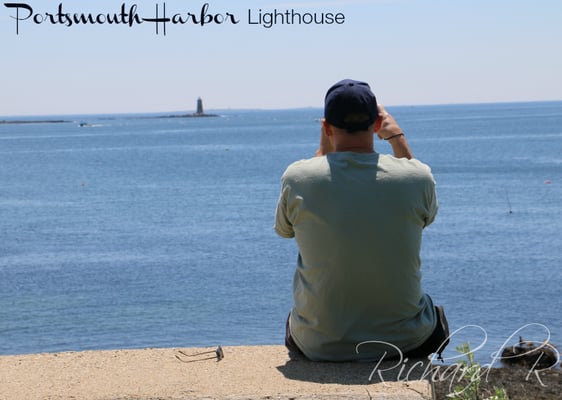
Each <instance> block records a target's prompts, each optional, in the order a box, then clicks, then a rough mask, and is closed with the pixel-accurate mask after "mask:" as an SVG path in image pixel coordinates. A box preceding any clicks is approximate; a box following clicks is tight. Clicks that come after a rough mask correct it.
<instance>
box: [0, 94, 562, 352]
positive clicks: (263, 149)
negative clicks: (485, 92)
mask: <svg viewBox="0 0 562 400" xmlns="http://www.w3.org/2000/svg"><path fill="white" fill-rule="evenodd" d="M389 111H390V112H391V113H393V115H394V116H395V117H396V118H397V120H398V121H399V123H400V124H401V126H402V127H403V129H404V131H405V132H406V134H407V136H408V138H409V143H410V145H411V147H412V150H413V152H414V155H415V156H416V157H417V158H418V159H421V160H422V161H424V162H426V163H427V164H429V165H430V166H431V167H432V170H433V173H434V176H435V179H436V181H437V192H438V197H439V201H440V211H439V215H438V217H437V219H436V221H435V222H434V224H433V225H431V226H430V227H428V228H427V229H426V231H425V236H424V241H423V248H422V261H423V267H422V268H423V284H424V287H425V290H426V291H427V292H428V293H429V294H430V295H431V296H432V297H433V299H434V301H435V302H436V303H439V304H442V305H444V307H445V310H446V313H447V316H448V320H449V325H450V328H451V330H452V331H453V332H455V334H454V335H453V339H452V343H451V345H450V346H449V348H448V349H447V351H446V353H445V356H446V357H449V358H450V359H453V358H454V357H455V356H456V354H457V353H456V351H455V349H454V347H455V346H456V345H459V344H461V343H462V342H467V341H468V342H469V343H470V344H471V346H472V347H473V349H476V350H477V353H476V355H477V359H479V360H482V361H488V360H490V359H492V360H493V353H494V352H496V351H498V350H499V349H500V348H501V346H502V345H503V344H504V343H509V344H513V343H515V342H516V341H517V340H518V338H519V336H523V337H524V338H525V339H528V340H535V341H542V340H544V339H546V338H548V337H550V338H551V340H552V342H554V343H557V344H559V345H562V319H561V317H560V310H561V309H562V296H560V289H561V283H562V272H561V267H562V234H561V228H562V102H547V103H512V104H482V105H448V106H415V107H389ZM219 114H220V116H219V117H217V118H150V117H152V115H94V116H92V115H89V116H71V117H68V116H63V117H60V118H62V119H65V120H68V121H71V122H68V123H56V124H55V123H51V124H47V123H38V124H21V125H20V124H17V125H15V124H4V125H2V124H0V166H1V168H0V238H1V240H0V354H24V353H38V352H58V351H80V350H93V349H115V348H145V347H190V346H198V347H206V346H216V345H219V344H221V345H223V346H227V345H248V344H252V345H253V344H282V343H283V335H284V323H285V319H286V317H287V314H288V312H289V310H290V307H291V304H292V297H291V296H292V295H291V284H292V276H293V270H294V265H295V261H296V256H297V249H296V246H295V243H294V242H293V241H291V240H286V239H282V238H279V237H277V236H276V234H275V233H274V231H273V228H272V227H273V219H274V212H275V206H276V202H277V197H278V195H279V184H280V176H281V174H282V173H283V171H284V169H285V167H286V166H287V165H288V164H289V163H291V162H292V161H294V160H297V159H301V158H306V157H309V156H311V155H312V154H313V153H314V151H315V150H316V147H317V142H318V138H319V122H318V119H319V118H320V117H321V116H322V111H321V110H320V109H299V110H274V111H236V110H228V111H223V112H219ZM49 118H50V117H49ZM53 118H57V119H58V118H59V117H53ZM0 119H4V118H0ZM6 119H7V118H6ZM41 119H43V118H41ZM80 122H85V123H87V126H82V127H81V126H80ZM376 148H377V151H380V152H390V148H389V146H388V144H387V143H385V142H382V141H377V142H376Z"/></svg>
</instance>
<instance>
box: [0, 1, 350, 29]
mask: <svg viewBox="0 0 562 400" xmlns="http://www.w3.org/2000/svg"><path fill="white" fill-rule="evenodd" d="M4 7H6V8H7V9H9V10H11V14H10V18H12V19H13V20H14V21H15V28H16V29H15V30H16V34H17V35H19V34H20V32H21V31H22V29H23V26H24V25H42V26H45V25H52V26H59V27H66V28H72V27H75V26H80V25H122V26H124V27H128V28H134V27H138V26H140V25H143V24H153V25H154V27H155V31H156V34H157V35H158V34H163V35H166V29H167V28H168V27H169V26H192V27H199V28H201V27H205V26H211V25H232V26H237V25H240V24H241V23H243V22H244V21H245V22H246V25H250V26H256V27H262V28H266V29H269V28H273V27H275V26H295V25H309V26H312V25H342V24H344V23H345V15H344V14H343V13H341V12H323V11H322V12H318V11H315V12H305V11H301V10H295V9H285V10H280V9H273V10H262V9H261V8H260V9H257V10H253V9H248V10H245V11H240V12H236V11H232V10H229V11H224V10H216V9H213V7H212V6H211V5H210V3H203V4H202V5H201V7H200V8H197V9H196V10H189V11H186V10H184V11H177V10H175V11H171V10H170V7H166V3H156V4H154V7H148V8H146V6H145V8H143V9H141V8H140V7H139V6H138V5H137V4H130V5H127V4H126V3H122V4H121V6H120V7H119V8H118V9H117V10H112V11H109V12H107V11H102V12H99V11H97V12H91V11H88V12H84V11H78V10H69V9H67V8H66V7H65V6H64V4H63V3H59V4H58V6H57V7H56V8H55V9H52V10H47V11H45V10H40V11H38V10H37V8H34V7H33V6H32V5H31V4H29V3H4Z"/></svg>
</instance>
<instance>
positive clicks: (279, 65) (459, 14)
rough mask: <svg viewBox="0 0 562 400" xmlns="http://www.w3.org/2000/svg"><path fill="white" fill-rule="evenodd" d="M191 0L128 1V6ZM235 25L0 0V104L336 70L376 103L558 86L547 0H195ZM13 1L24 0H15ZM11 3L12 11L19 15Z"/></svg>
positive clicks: (260, 93) (304, 88) (277, 81)
mask: <svg viewBox="0 0 562 400" xmlns="http://www.w3.org/2000/svg"><path fill="white" fill-rule="evenodd" d="M61 2H62V4H63V8H64V10H65V12H70V13H76V12H77V13H90V12H92V13H96V14H97V13H104V14H107V13H115V12H118V11H119V10H120V7H121V4H122V3H123V2H124V0H119V1H109V0H102V1H99V0H98V1H95V2H93V1H92V2H86V1H77V0H67V1H64V0H57V1H50V0H33V1H27V2H26V1H25V0H24V1H22V3H27V4H29V5H30V6H31V7H32V8H33V9H34V12H35V13H36V14H43V15H44V13H45V12H49V13H56V12H57V7H58V4H59V3H61ZM164 3H165V4H166V9H167V14H168V16H171V15H172V14H177V13H182V14H186V13H187V12H192V13H196V12H200V10H201V7H202V5H203V4H204V3H205V2H199V1H191V0H168V1H165V2H164V1H154V0H150V1H146V0H138V1H136V2H125V4H126V5H127V8H129V7H130V6H131V5H133V4H137V12H138V14H139V15H140V16H142V17H146V18H151V17H154V14H155V9H156V5H157V4H158V5H159V8H160V11H161V10H162V6H163V4H164ZM207 3H208V4H209V12H210V13H212V14H216V13H226V12H230V13H232V14H234V15H235V16H236V17H237V18H238V19H239V20H240V23H239V24H237V25H226V24H224V25H206V26H204V27H201V26H193V25H171V24H168V26H167V29H166V36H164V35H163V34H162V31H160V34H159V35H156V32H155V26H154V25H153V24H149V23H144V24H142V25H137V26H135V27H132V28H130V27H128V26H124V25H88V26H73V27H64V26H61V25H52V24H50V23H48V22H43V23H42V24H36V23H34V22H33V21H32V20H31V18H30V19H28V20H26V21H20V24H19V35H16V21H15V20H14V19H13V18H12V17H14V16H15V9H8V8H6V7H5V6H4V5H3V2H2V5H0V36H1V38H2V40H1V42H0V43H1V48H2V55H1V62H0V65H1V67H0V68H1V70H0V71H1V74H0V115H2V116H9V115H48V114H90V113H126V112H175V111H192V110H193V109H194V108H195V100H196V99H197V97H198V96H201V97H202V98H203V100H204V101H205V106H206V108H207V109H224V108H234V109H236V108H296V107H321V106H322V101H323V96H324V93H325V91H326V89H327V88H328V87H329V86H330V85H331V84H332V83H334V82H335V81H337V80H339V79H342V78H348V77H349V78H355V79H361V80H365V81H368V82H369V83H370V84H371V85H372V87H373V89H374V91H375V93H376V94H377V96H378V98H379V100H381V101H382V102H383V103H385V104H387V105H404V104H443V103H473V102H504V101H535V100H562V23H560V21H561V19H562V1H560V0H538V1H530V0H529V1H520V0H511V1H509V0H486V1H484V0H449V1H420V0H371V1H369V0H363V1H360V0H349V1H320V0H317V1H315V0H308V1H296V0H295V1H292V0H285V1H236V2H235V1H225V0H209V1H207ZM259 9H262V11H263V12H271V11H273V9H277V10H278V11H285V10H287V9H294V10H295V11H297V12H301V13H305V12H316V13H338V12H341V13H343V14H344V15H345V23H344V24H342V25H324V26H321V25H276V26H274V27H272V28H270V29H266V28H264V27H262V26H260V25H253V24H249V20H248V10H251V11H252V14H253V15H254V16H257V15H258V11H259ZM20 13H21V14H25V13H26V12H25V11H24V10H20ZM20 17H21V15H20Z"/></svg>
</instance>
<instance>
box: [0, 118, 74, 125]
mask: <svg viewBox="0 0 562 400" xmlns="http://www.w3.org/2000/svg"><path fill="white" fill-rule="evenodd" d="M70 122H72V121H66V120H63V119H43V120H31V119H29V120H27V119H26V120H14V121H7V120H1V121H0V125H21V124H68V123H70Z"/></svg>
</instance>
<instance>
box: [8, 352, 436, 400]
mask: <svg viewBox="0 0 562 400" xmlns="http://www.w3.org/2000/svg"><path fill="white" fill-rule="evenodd" d="M216 349H217V348H206V349H193V348H186V349H144V350H113V351H87V352H68V353H56V354H32V355H21V356H2V357H0V399H1V400H20V399H21V400H35V399H41V400H46V399H49V400H60V399H76V400H102V399H103V400H117V399H122V400H133V399H134V400H137V399H138V400H180V399H236V400H241V399H365V400H369V399H408V400H410V399H411V400H419V399H424V400H427V399H431V397H432V391H431V386H430V383H429V382H428V381H427V380H425V379H422V378H423V377H424V376H426V374H427V369H426V367H424V366H422V365H420V363H418V364H417V365H415V364H414V362H412V363H410V364H404V363H400V364H397V363H396V362H387V363H383V364H381V365H377V364H375V363H313V362H310V361H307V360H291V359H289V357H288V354H287V351H286V350H285V348H284V347H283V346H236V347H228V346H225V347H222V350H223V353H224V358H223V359H222V360H220V361H218V360H217V353H216ZM206 351H208V352H209V353H206V354H200V355H197V354H198V353H200V352H206Z"/></svg>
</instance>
